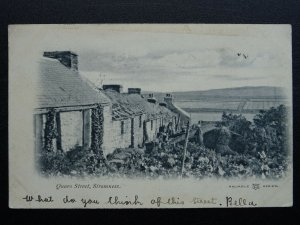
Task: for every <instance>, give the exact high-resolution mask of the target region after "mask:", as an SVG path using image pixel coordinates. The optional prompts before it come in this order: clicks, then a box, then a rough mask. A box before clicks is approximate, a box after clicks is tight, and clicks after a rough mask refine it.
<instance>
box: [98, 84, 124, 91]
mask: <svg viewBox="0 0 300 225" xmlns="http://www.w3.org/2000/svg"><path fill="white" fill-rule="evenodd" d="M102 88H103V90H113V91H116V92H118V93H122V92H123V86H122V85H120V84H104V85H103V87H102Z"/></svg>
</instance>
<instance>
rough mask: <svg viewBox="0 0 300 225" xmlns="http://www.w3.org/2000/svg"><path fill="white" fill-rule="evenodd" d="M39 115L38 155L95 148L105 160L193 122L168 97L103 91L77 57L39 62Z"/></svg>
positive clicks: (47, 55)
mask: <svg viewBox="0 0 300 225" xmlns="http://www.w3.org/2000/svg"><path fill="white" fill-rule="evenodd" d="M38 65H39V72H38V82H37V84H38V85H37V94H36V97H37V101H36V103H37V104H36V106H35V109H34V137H35V149H36V151H37V152H38V153H40V152H41V150H44V151H64V152H67V151H69V150H71V149H74V148H75V147H81V148H84V149H90V148H96V149H98V150H99V151H101V153H103V155H104V156H106V155H107V154H109V153H112V152H113V151H114V150H115V149H117V148H128V147H132V148H135V147H142V146H143V145H144V144H145V143H147V142H151V141H154V140H155V139H156V137H157V134H158V132H159V131H160V129H161V128H162V127H164V126H165V127H166V126H168V128H169V129H172V130H174V132H176V130H178V129H179V128H180V127H181V126H182V125H183V124H184V123H186V122H187V121H188V120H189V119H190V118H189V116H188V114H187V113H186V112H185V111H183V110H182V109H180V108H179V107H177V106H176V105H175V104H174V103H173V99H172V95H171V94H167V95H166V96H165V98H164V101H163V102H157V100H156V99H155V97H154V96H153V94H149V95H147V96H142V95H141V89H140V88H129V89H128V92H127V93H124V92H123V90H122V86H121V85H103V87H102V88H101V89H98V88H96V87H94V86H92V85H91V84H89V83H88V82H87V81H86V80H84V79H82V77H81V76H80V74H79V72H78V58H77V55H76V54H75V53H73V52H70V51H63V52H58V51H55V52H44V55H43V57H42V58H41V59H40V61H39V64H38Z"/></svg>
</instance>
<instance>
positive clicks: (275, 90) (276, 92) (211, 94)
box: [144, 86, 285, 101]
mask: <svg viewBox="0 0 300 225" xmlns="http://www.w3.org/2000/svg"><path fill="white" fill-rule="evenodd" d="M147 93H149V92H144V94H147ZM171 94H172V95H173V97H174V98H175V99H176V100H177V101H178V100H179V101H180V100H198V99H203V98H208V99H212V98H222V99H245V98H250V99H257V98H258V99H260V98H268V99H270V98H285V94H284V89H283V88H281V87H270V86H259V87H249V86H248V87H236V88H224V89H211V90H206V91H187V92H172V93H171ZM154 95H155V96H156V98H157V99H158V100H159V101H161V100H163V97H164V96H165V93H158V92H157V93H154Z"/></svg>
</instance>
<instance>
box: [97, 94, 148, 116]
mask: <svg viewBox="0 0 300 225" xmlns="http://www.w3.org/2000/svg"><path fill="white" fill-rule="evenodd" d="M101 92H103V93H105V94H106V95H107V96H108V97H109V99H110V100H111V103H112V118H113V120H124V119H128V118H132V117H135V116H137V115H142V114H144V113H145V111H144V110H143V109H142V108H141V107H140V106H139V105H138V104H136V103H135V102H134V101H132V99H131V98H130V97H129V95H126V94H122V93H119V92H116V91H114V90H105V91H101Z"/></svg>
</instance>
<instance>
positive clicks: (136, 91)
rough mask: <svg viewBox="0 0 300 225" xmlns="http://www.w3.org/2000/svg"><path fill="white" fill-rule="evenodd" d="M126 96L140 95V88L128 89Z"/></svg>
mask: <svg viewBox="0 0 300 225" xmlns="http://www.w3.org/2000/svg"><path fill="white" fill-rule="evenodd" d="M128 94H138V95H140V94H141V88H128Z"/></svg>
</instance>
